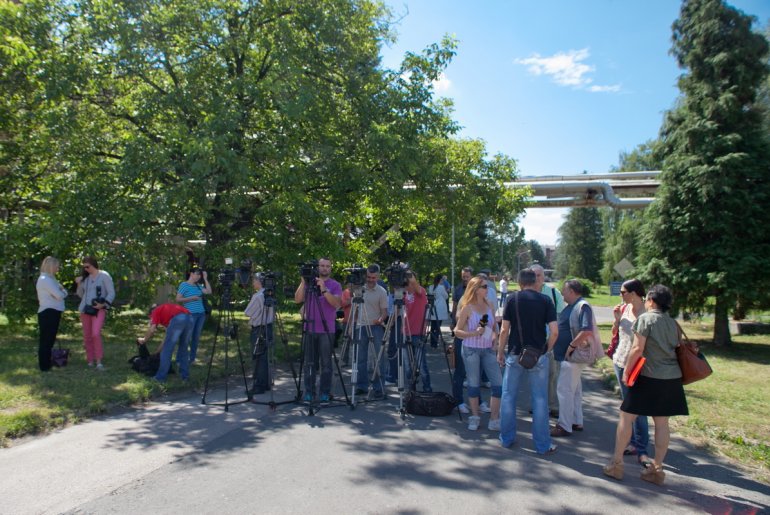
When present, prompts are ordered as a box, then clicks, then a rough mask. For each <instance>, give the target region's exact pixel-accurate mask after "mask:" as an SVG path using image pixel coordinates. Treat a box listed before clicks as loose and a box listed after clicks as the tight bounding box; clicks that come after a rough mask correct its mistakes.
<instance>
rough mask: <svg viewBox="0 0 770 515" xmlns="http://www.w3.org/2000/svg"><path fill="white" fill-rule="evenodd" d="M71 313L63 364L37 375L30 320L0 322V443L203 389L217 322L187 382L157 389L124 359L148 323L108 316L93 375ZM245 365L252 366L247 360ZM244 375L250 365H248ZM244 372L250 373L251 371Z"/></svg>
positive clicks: (243, 335)
mask: <svg viewBox="0 0 770 515" xmlns="http://www.w3.org/2000/svg"><path fill="white" fill-rule="evenodd" d="M241 311H242V310H238V309H236V310H235V314H236V317H239V318H240V322H241V323H240V330H241V331H240V333H239V341H240V344H241V349H242V351H243V352H244V353H245V354H246V355H247V356H248V354H249V353H250V344H249V334H248V324H247V322H246V319H245V317H243V316H242V315H240V312H241ZM76 316H77V315H76V313H73V312H72V311H68V312H66V313H65V317H64V318H63V320H62V327H61V328H60V331H59V337H58V341H59V342H60V343H61V345H62V347H66V348H69V349H70V359H69V364H68V365H67V366H66V367H63V368H61V369H57V368H54V369H53V370H52V371H51V372H47V373H43V372H40V370H39V369H38V367H37V341H38V340H37V325H36V323H35V322H33V321H32V320H30V321H29V323H27V324H24V325H21V326H19V325H10V324H8V323H0V352H2V356H3V359H2V361H0V445H8V444H9V443H10V440H9V439H11V438H16V437H20V436H25V435H30V434H38V433H45V432H47V431H49V430H51V429H54V428H57V427H60V426H63V425H66V424H70V423H76V422H78V421H80V420H82V419H84V418H88V417H92V416H94V415H99V414H102V413H106V412H108V411H109V410H111V409H114V408H116V407H121V406H129V405H132V404H137V403H141V402H145V401H147V400H148V399H150V398H153V397H159V396H161V395H163V394H165V393H169V392H184V391H188V392H189V391H192V390H193V389H197V390H199V391H202V389H203V386H204V382H205V379H206V373H207V370H208V362H209V356H210V354H209V351H210V349H211V348H212V345H213V342H214V333H215V332H216V320H214V321H213V322H212V321H211V320H209V321H208V322H207V326H206V327H205V328H204V331H203V335H202V336H201V343H200V348H199V352H198V360H197V362H196V364H194V365H193V367H192V368H191V371H190V379H191V383H190V384H184V383H182V381H181V379H180V378H179V377H178V376H177V375H174V374H171V375H169V379H168V381H167V382H166V383H165V384H163V385H160V384H158V383H156V382H155V381H153V380H152V379H151V378H150V377H147V376H144V375H141V374H138V373H136V372H134V371H133V370H132V369H131V367H130V365H129V364H128V360H129V358H131V357H132V356H134V355H136V354H137V351H136V345H135V344H134V341H135V340H136V337H137V336H141V335H142V334H143V333H144V330H145V329H146V328H147V323H148V318H147V316H146V314H144V313H142V312H140V311H138V310H137V311H133V312H131V311H127V312H123V313H120V314H114V313H113V314H111V315H110V316H109V317H108V319H107V323H106V324H105V326H104V332H103V334H104V342H105V349H104V365H105V370H104V371H103V372H98V371H96V370H93V369H89V368H88V367H87V366H86V359H85V351H84V350H83V343H82V336H81V335H82V333H81V329H80V322H79V320H77V318H76ZM283 321H284V323H285V325H286V329H287V332H290V333H294V334H297V333H298V332H299V316H298V315H297V316H292V317H289V316H285V315H284V316H283ZM164 334H165V333H164V332H163V331H159V332H158V333H156V335H155V337H154V339H153V340H152V341H151V342H150V348H151V349H152V348H154V347H155V345H157V344H158V343H159V342H160V341H162V338H163V336H164ZM275 338H276V351H277V354H276V356H277V359H279V360H282V359H284V358H283V354H284V348H283V344H282V343H281V341H280V338H279V335H278V334H277V332H276V336H275ZM218 342H219V343H218V344H217V354H216V356H215V358H214V362H213V366H212V369H211V370H212V371H211V377H212V378H213V379H214V380H217V379H221V378H222V377H223V376H224V375H225V370H224V365H223V362H224V360H223V358H224V352H223V344H222V342H223V340H222V338H221V336H220V337H219V340H218ZM233 347H234V346H233V345H232V344H231V345H230V362H231V364H230V368H231V370H232V371H234V370H235V363H236V362H237V359H233V358H234V357H235V356H236V350H235V349H234V348H233ZM289 352H290V353H296V354H299V340H298V338H296V337H293V336H290V338H289ZM246 366H247V367H249V366H250V362H248V360H247V363H246ZM237 370H238V371H240V368H238V369H237ZM247 370H248V368H247ZM249 372H250V371H249Z"/></svg>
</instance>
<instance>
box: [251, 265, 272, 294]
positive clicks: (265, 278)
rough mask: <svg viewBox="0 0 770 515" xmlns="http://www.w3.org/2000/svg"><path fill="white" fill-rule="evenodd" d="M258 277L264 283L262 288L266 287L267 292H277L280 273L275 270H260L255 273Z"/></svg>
mask: <svg viewBox="0 0 770 515" xmlns="http://www.w3.org/2000/svg"><path fill="white" fill-rule="evenodd" d="M254 275H255V276H256V277H257V279H259V281H260V282H261V283H262V288H264V289H265V293H266V294H268V295H270V294H273V293H274V292H275V288H276V283H277V278H278V274H277V273H275V272H269V271H268V272H259V273H256V274H254Z"/></svg>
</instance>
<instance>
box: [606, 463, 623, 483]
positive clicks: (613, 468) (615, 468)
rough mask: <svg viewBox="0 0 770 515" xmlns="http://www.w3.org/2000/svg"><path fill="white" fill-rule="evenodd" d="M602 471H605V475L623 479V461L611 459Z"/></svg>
mask: <svg viewBox="0 0 770 515" xmlns="http://www.w3.org/2000/svg"><path fill="white" fill-rule="evenodd" d="M602 472H604V475H605V476H609V477H611V478H614V479H617V480H621V479H623V462H622V461H611V462H609V463H607V464H606V465H605V466H604V468H602Z"/></svg>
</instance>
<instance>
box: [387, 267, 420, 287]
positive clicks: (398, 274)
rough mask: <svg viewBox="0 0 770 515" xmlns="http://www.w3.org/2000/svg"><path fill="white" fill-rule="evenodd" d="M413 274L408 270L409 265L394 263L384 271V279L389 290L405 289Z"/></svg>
mask: <svg viewBox="0 0 770 515" xmlns="http://www.w3.org/2000/svg"><path fill="white" fill-rule="evenodd" d="M413 276H414V273H413V272H412V271H411V270H410V269H409V263H401V262H399V261H396V262H394V263H393V264H392V265H390V266H389V267H388V268H386V269H385V277H387V278H388V284H389V285H390V287H391V288H405V287H406V285H407V284H409V279H411V278H412V277H413Z"/></svg>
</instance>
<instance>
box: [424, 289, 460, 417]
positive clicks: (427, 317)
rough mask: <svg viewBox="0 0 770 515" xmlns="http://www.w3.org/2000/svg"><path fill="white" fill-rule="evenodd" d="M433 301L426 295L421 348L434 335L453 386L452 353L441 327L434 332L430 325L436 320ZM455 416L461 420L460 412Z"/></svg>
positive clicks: (432, 298)
mask: <svg viewBox="0 0 770 515" xmlns="http://www.w3.org/2000/svg"><path fill="white" fill-rule="evenodd" d="M435 301H436V297H435V296H434V295H433V294H428V303H427V304H426V305H425V313H424V314H423V324H424V326H425V331H423V346H424V345H425V342H427V341H429V338H430V337H431V335H435V336H436V337H437V338H438V339H439V341H441V348H442V350H443V352H444V360H445V361H446V369H447V372H449V384H450V385H452V384H454V376H453V374H452V366H451V364H450V363H449V352H454V351H453V350H452V351H449V350H448V349H447V343H446V340H445V339H444V335H443V334H442V333H441V326H440V325H439V327H438V330H437V331H434V329H433V326H432V324H431V321H433V320H438V312H437V310H436V302H435ZM439 322H440V321H439ZM460 359H462V356H460ZM458 403H459V402H458ZM457 414H458V415H459V416H460V420H462V419H463V415H462V413H460V410H457Z"/></svg>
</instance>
